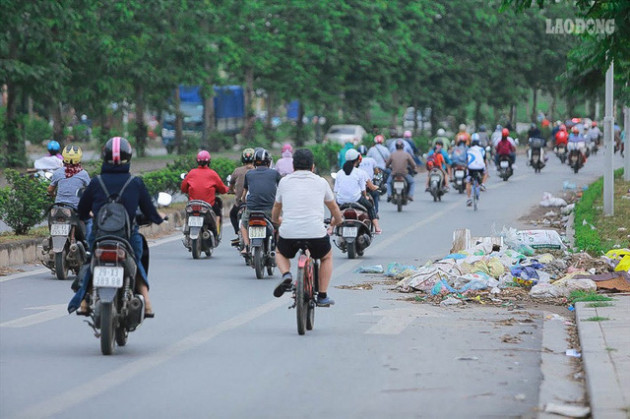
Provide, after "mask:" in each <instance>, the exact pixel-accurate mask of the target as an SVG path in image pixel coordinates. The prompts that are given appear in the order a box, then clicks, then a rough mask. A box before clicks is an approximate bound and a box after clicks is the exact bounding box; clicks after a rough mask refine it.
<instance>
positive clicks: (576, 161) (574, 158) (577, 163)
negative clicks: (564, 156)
mask: <svg viewBox="0 0 630 419" xmlns="http://www.w3.org/2000/svg"><path fill="white" fill-rule="evenodd" d="M583 165H584V162H583V159H582V153H580V150H579V149H573V150H571V151H569V166H570V167H571V168H572V169H573V173H577V172H578V171H579V170H580V169H581V168H582V166H583Z"/></svg>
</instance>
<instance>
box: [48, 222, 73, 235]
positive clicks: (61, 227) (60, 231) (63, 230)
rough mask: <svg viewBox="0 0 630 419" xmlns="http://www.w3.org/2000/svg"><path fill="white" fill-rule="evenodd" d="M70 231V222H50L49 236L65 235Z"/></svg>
mask: <svg viewBox="0 0 630 419" xmlns="http://www.w3.org/2000/svg"><path fill="white" fill-rule="evenodd" d="M69 233H70V224H59V223H58V224H51V225H50V235H51V236H67V235H68V234H69Z"/></svg>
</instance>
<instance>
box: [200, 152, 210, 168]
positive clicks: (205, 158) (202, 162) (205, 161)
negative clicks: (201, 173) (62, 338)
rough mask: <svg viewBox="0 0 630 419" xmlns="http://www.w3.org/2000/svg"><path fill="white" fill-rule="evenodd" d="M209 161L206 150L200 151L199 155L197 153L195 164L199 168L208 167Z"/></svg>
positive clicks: (208, 154)
mask: <svg viewBox="0 0 630 419" xmlns="http://www.w3.org/2000/svg"><path fill="white" fill-rule="evenodd" d="M210 159H211V157H210V153H208V152H207V151H206V150H201V151H200V152H199V153H197V164H199V166H209V165H210Z"/></svg>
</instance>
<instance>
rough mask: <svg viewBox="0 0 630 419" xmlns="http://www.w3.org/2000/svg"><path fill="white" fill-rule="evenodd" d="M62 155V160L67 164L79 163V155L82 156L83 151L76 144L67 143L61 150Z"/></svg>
mask: <svg viewBox="0 0 630 419" xmlns="http://www.w3.org/2000/svg"><path fill="white" fill-rule="evenodd" d="M61 155H62V156H63V162H64V163H68V164H77V163H81V157H83V151H82V150H81V147H79V146H78V145H72V144H70V145H67V146H65V147H64V148H63V151H62V152H61Z"/></svg>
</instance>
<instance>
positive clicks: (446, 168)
mask: <svg viewBox="0 0 630 419" xmlns="http://www.w3.org/2000/svg"><path fill="white" fill-rule="evenodd" d="M460 142H464V144H465V140H464V139H463V138H461V139H460ZM429 161H431V162H432V163H433V166H434V167H436V168H438V169H440V171H441V172H442V188H444V189H448V183H447V179H450V178H451V165H452V164H453V162H452V161H451V158H450V157H449V156H448V153H447V152H446V150H444V148H443V144H442V141H440V140H438V141H436V143H435V146H434V147H433V148H432V149H431V150H430V151H429V152H428V153H427V163H428V162H429ZM447 175H448V177H447ZM430 177H431V170H428V171H427V184H426V189H425V191H427V192H428V191H429V190H430V188H429V178H430Z"/></svg>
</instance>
